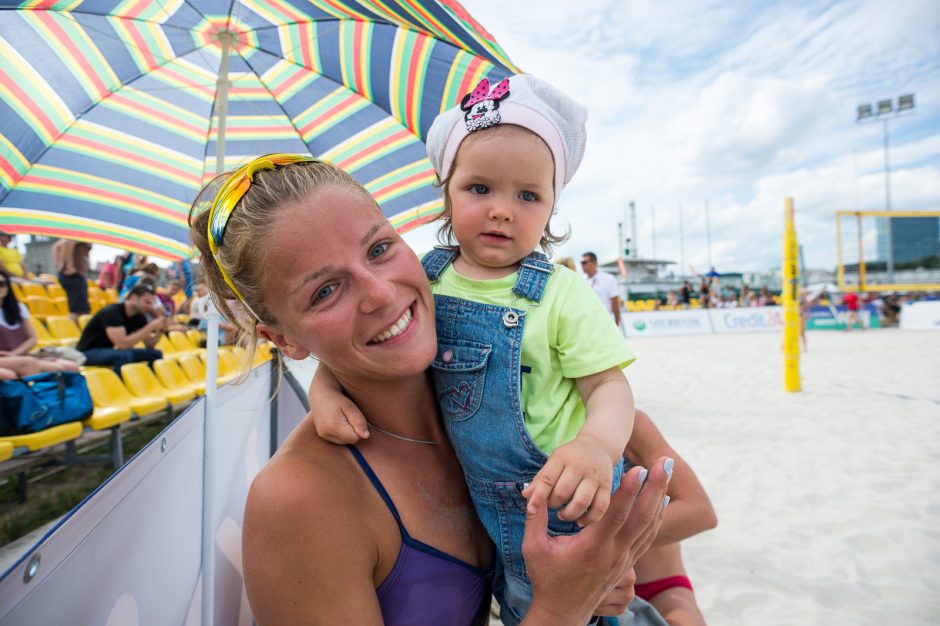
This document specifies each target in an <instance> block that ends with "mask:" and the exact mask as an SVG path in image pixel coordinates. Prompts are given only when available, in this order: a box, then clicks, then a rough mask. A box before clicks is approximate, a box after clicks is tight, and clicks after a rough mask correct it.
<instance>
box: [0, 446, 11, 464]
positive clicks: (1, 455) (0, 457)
mask: <svg viewBox="0 0 940 626" xmlns="http://www.w3.org/2000/svg"><path fill="white" fill-rule="evenodd" d="M12 457H13V444H12V443H10V442H9V441H0V463H2V462H3V461H6V460H7V459H10V458H12Z"/></svg>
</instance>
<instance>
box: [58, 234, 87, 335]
mask: <svg viewBox="0 0 940 626" xmlns="http://www.w3.org/2000/svg"><path fill="white" fill-rule="evenodd" d="M90 253H91V244H89V243H85V242H84V241H73V240H71V239H60V240H58V241H57V242H55V243H54V244H52V258H53V261H54V263H55V267H56V270H58V272H59V284H60V285H62V289H63V290H64V291H65V295H66V297H67V298H68V302H69V317H71V318H72V321H76V322H77V321H78V316H79V315H84V314H85V313H89V312H90V311H91V306H90V305H89V303H88V270H89V268H90V267H91V264H90V261H89V258H88V256H89V254H90Z"/></svg>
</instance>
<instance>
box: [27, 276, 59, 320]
mask: <svg viewBox="0 0 940 626" xmlns="http://www.w3.org/2000/svg"><path fill="white" fill-rule="evenodd" d="M27 284H28V283H27ZM26 307H27V308H28V309H29V312H30V313H31V314H32V315H33V317H36V318H39V319H41V320H44V319H46V318H47V317H49V316H50V315H55V314H56V311H55V306H53V304H52V300H50V299H49V296H31V295H27V296H26Z"/></svg>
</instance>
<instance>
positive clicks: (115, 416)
mask: <svg viewBox="0 0 940 626" xmlns="http://www.w3.org/2000/svg"><path fill="white" fill-rule="evenodd" d="M133 415H134V412H133V411H131V410H130V408H128V407H126V406H96V407H95V412H94V413H92V414H91V417H89V418H88V419H84V420H82V424H83V425H84V426H85V428H90V429H92V430H106V429H108V428H114V427H115V426H119V425H121V424H123V423H124V422H126V421H128V420H129V419H131V417H133Z"/></svg>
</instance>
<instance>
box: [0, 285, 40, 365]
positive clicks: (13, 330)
mask: <svg viewBox="0 0 940 626" xmlns="http://www.w3.org/2000/svg"><path fill="white" fill-rule="evenodd" d="M11 280H12V279H11V278H10V275H9V274H7V273H6V272H5V271H3V270H0V355H2V356H15V355H19V354H26V353H27V352H29V351H30V350H32V349H33V348H34V347H36V343H37V342H38V338H37V337H36V330H35V329H34V328H33V326H32V324H30V323H29V309H27V308H26V305H25V304H23V303H22V302H20V301H19V300H17V298H16V294H15V293H13V287H12V286H11V284H10V283H11Z"/></svg>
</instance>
